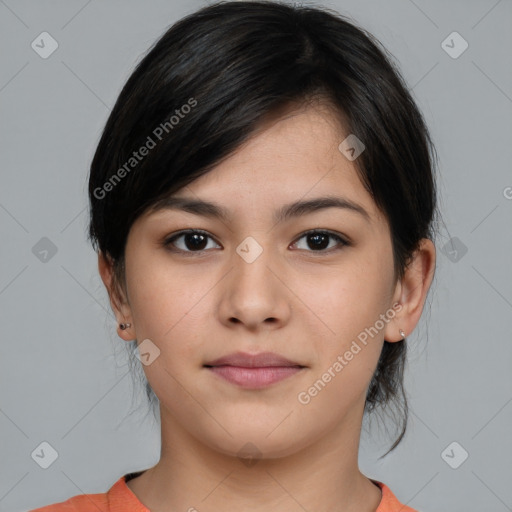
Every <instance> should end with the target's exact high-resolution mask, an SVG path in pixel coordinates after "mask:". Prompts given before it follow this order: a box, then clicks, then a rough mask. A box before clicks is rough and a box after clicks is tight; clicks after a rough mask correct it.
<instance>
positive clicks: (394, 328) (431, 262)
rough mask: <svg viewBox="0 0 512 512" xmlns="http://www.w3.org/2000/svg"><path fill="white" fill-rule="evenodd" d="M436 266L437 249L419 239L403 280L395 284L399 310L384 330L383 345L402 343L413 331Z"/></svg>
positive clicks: (431, 243)
mask: <svg viewBox="0 0 512 512" xmlns="http://www.w3.org/2000/svg"><path fill="white" fill-rule="evenodd" d="M435 262H436V249H435V246H434V244H433V242H432V241H431V240H429V239H427V238H424V239H422V240H421V241H420V243H419V246H418V249H417V250H416V251H415V252H414V254H413V257H412V260H411V261H410V263H409V265H408V266H407V268H406V270H405V272H404V275H403V277H402V279H401V280H400V282H399V283H397V290H396V292H397V293H396V297H397V302H399V303H400V305H401V308H400V311H399V312H397V314H396V316H395V319H394V321H393V322H390V323H389V324H388V325H387V327H386V332H385V337H384V339H385V340H386V341H389V342H395V341H401V340H402V339H404V338H405V337H406V335H408V334H410V333H411V332H412V331H413V330H414V329H415V327H416V325H417V323H418V322H419V319H420V317H421V313H422V311H423V307H424V305H425V300H426V298H427V293H428V290H429V289H430V285H431V283H432V279H433V277H434V271H435ZM402 333H403V334H402Z"/></svg>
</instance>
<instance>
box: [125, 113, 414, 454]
mask: <svg viewBox="0 0 512 512" xmlns="http://www.w3.org/2000/svg"><path fill="white" fill-rule="evenodd" d="M263 128H264V129H262V130H260V131H259V132H258V134H257V135H255V136H254V137H253V138H251V139H250V141H249V142H248V143H246V144H245V145H244V146H243V147H242V148H240V149H239V151H237V152H236V153H235V154H233V155H232V156H230V158H229V159H227V160H225V161H224V162H223V163H221V164H220V165H218V166H217V167H216V168H215V169H214V170H213V171H211V172H210V173H208V174H206V175H204V176H202V177H201V178H199V179H197V180H196V181H195V182H193V183H192V184H190V185H188V186H187V187H185V188H183V189H181V190H180V191H179V192H178V193H177V194H175V197H179V198H187V199H188V200H191V201H205V202H208V203H214V204H216V205H217V206H218V208H222V209H223V210H224V211H225V213H226V215H227V217H226V218H218V217H216V216H214V215H208V214H206V213H207V212H208V211H209V210H208V209H207V208H202V211H203V213H205V214H194V213H191V212H190V211H184V210H181V209H177V208H170V207H169V208H166V209H162V210H160V211H157V212H153V213H151V214H146V215H144V216H142V217H140V218H139V219H138V220H137V221H136V222H135V224H134V225H133V226H132V229H131V231H130V233H129V237H128V240H127V245H126V253H125V254H126V291H127V301H128V302H127V304H128V305H127V309H125V310H123V314H124V316H123V319H124V321H129V322H131V323H132V328H131V329H132V330H131V332H132V333H133V337H132V338H131V339H133V338H136V339H137V340H138V343H139V349H140V350H141V352H142V353H144V354H146V355H144V356H143V362H144V363H145V364H143V368H144V371H145V373H146V376H147V379H148V381H149V383H150V385H151V387H152V388H153V390H154V392H155V393H156V395H157V396H158V398H159V400H160V407H161V419H162V427H163V428H164V429H165V428H169V429H175V430H176V429H177V430H181V431H182V432H186V433H187V435H191V436H193V437H194V438H195V439H196V440H199V441H201V442H202V443H204V444H206V445H208V446H209V447H211V448H213V449H215V450H218V451H220V452H222V453H226V454H231V455H236V454H239V453H242V452H243V450H247V449H248V450H249V451H250V450H251V449H253V450H255V451H259V452H261V453H263V454H264V455H265V456H266V457H270V458H272V457H278V456H284V455H287V454H292V453H294V452H297V451H298V450H299V449H302V448H305V447H306V446H309V445H311V444H313V443H315V442H316V441H319V440H320V439H321V438H323V437H325V436H326V435H329V434H333V435H340V434H342V433H343V432H348V431H354V429H356V430H357V429H359V428H360V420H361V417H362V412H363V406H364V401H365V396H366V391H367V388H368V385H369V382H370V379H371V377H372V374H373V372H374V370H375V368H376V365H377V361H378V358H379V355H380V352H381V349H382V345H383V340H384V339H387V340H388V341H398V340H400V339H401V338H402V337H401V336H400V334H399V329H400V328H403V327H404V325H405V324H402V323H400V322H399V321H398V318H399V317H400V314H399V313H398V310H397V309H393V305H394V304H395V303H396V302H398V301H399V300H400V299H401V295H400V293H401V290H400V282H398V283H395V281H394V275H393V258H392V246H391V237H390V230H389V226H388V224H387V222H386V220H385V218H384V217H383V216H382V214H381V213H380V212H379V211H378V210H377V207H376V205H375V203H374V201H373V200H372V198H371V196H370V195H369V194H368V192H367V191H366V190H365V188H364V186H363V185H362V183H361V182H360V180H359V178H358V176H357V173H356V170H355V167H354V163H355V162H352V161H350V160H349V159H348V158H347V157H346V156H345V155H344V154H343V153H342V152H341V151H340V150H339V149H338V146H339V144H340V143H341V142H342V140H343V139H344V138H345V137H346V136H348V133H345V134H344V135H340V131H339V127H338V126H337V125H336V124H335V121H334V119H331V118H330V116H329V115H328V111H326V110H325V111H324V110H320V109H313V108H311V107H310V108H308V109H305V110H302V111H300V112H292V113H291V114H288V115H287V117H283V118H278V119H277V120H276V119H274V120H273V122H271V123H268V124H266V125H264V127H263ZM323 197H329V198H331V199H337V200H339V201H340V202H341V203H343V202H346V203H347V204H350V205H352V206H353V207H333V206H330V207H327V208H317V209H309V208H295V209H291V210H288V206H289V205H291V204H292V203H296V202H302V201H312V200H318V199H319V198H323ZM287 211H288V212H290V214H289V215H282V213H283V212H287ZM364 212H366V213H364ZM182 230H201V231H202V232H205V233H204V234H203V235H201V234H197V233H196V236H195V237H194V234H192V235H186V236H178V237H177V238H176V239H175V240H174V242H169V243H168V244H167V245H166V243H165V242H166V240H169V239H170V238H171V236H173V235H177V234H178V232H180V231H182ZM310 230H317V231H320V232H321V233H320V234H317V235H316V237H315V235H305V233H306V232H308V231H310ZM325 232H329V233H331V235H329V234H328V233H325ZM337 236H339V237H340V240H338V239H337V238H336V237H337ZM148 340H149V341H148ZM141 343H143V345H142V346H140V344H141ZM237 352H242V353H246V354H259V353H262V352H272V353H274V354H276V355H279V356H281V357H284V358H286V359H288V360H289V361H291V362H292V363H294V364H295V365H297V366H300V368H296V367H295V368H290V367H287V368H284V369H283V368H281V369H276V368H274V369H273V370H272V369H270V370H269V369H268V368H267V369H266V370H261V369H252V370H243V369H240V368H233V367H231V368H228V369H226V367H224V369H220V367H217V368H216V369H212V368H210V367H207V366H205V365H207V364H208V363H211V362H212V361H214V360H215V359H218V358H221V357H224V356H228V355H230V354H233V353H237ZM235 366H236V364H235ZM222 375H225V376H226V377H230V378H231V379H232V380H228V378H225V377H223V376H222ZM276 375H280V376H281V377H284V378H281V380H277V381H272V378H275V377H276ZM233 379H234V380H233ZM237 379H238V380H237ZM265 379H270V380H265ZM247 443H251V445H250V446H253V448H248V446H246V444H247ZM244 446H245V448H244ZM254 446H255V447H256V448H254ZM240 450H242V452H240Z"/></svg>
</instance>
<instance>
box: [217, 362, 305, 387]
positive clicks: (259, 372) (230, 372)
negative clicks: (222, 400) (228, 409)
mask: <svg viewBox="0 0 512 512" xmlns="http://www.w3.org/2000/svg"><path fill="white" fill-rule="evenodd" d="M207 368H208V370H211V371H212V372H213V373H215V374H216V375H219V377H222V378H223V379H226V380H227V381H229V382H231V383H233V384H237V385H239V386H241V387H243V388H246V389H259V388H264V387H266V386H270V385H271V384H274V383H275V382H279V381H281V380H284V379H286V378H287V377H291V376H292V375H295V374H296V373H298V372H299V371H300V370H302V367H299V366H266V367H261V368H245V367H241V366H212V367H207Z"/></svg>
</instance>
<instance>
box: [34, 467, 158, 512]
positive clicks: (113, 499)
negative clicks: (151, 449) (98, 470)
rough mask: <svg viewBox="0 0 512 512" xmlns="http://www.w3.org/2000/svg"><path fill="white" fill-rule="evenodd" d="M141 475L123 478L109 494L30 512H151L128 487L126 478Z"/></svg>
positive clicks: (73, 499)
mask: <svg viewBox="0 0 512 512" xmlns="http://www.w3.org/2000/svg"><path fill="white" fill-rule="evenodd" d="M138 474H140V472H139V473H128V474H126V475H123V476H121V477H120V478H119V479H118V480H117V481H116V482H115V483H114V484H113V485H112V486H111V487H110V489H109V490H108V491H107V492H104V493H98V494H78V495H76V496H73V497H71V498H69V499H67V500H66V501H61V502H59V503H53V504H52V505H46V506H44V507H40V508H36V509H33V510H30V511H29V512H98V511H100V512H119V511H123V512H150V511H149V510H148V509H147V508H146V507H145V506H144V505H143V504H142V503H141V502H140V501H139V500H138V499H137V497H136V496H135V494H133V492H132V491H131V490H130V489H129V487H128V486H127V485H126V478H127V477H128V478H131V477H133V476H136V475H138Z"/></svg>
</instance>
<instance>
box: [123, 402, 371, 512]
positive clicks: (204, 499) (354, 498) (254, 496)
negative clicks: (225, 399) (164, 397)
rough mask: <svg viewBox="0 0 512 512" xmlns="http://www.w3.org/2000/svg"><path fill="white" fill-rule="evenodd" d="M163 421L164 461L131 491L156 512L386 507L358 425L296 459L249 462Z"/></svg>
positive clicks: (352, 511) (164, 417)
mask: <svg viewBox="0 0 512 512" xmlns="http://www.w3.org/2000/svg"><path fill="white" fill-rule="evenodd" d="M361 415H362V413H361ZM160 417H161V428H162V450H161V457H160V461H159V462H158V464H156V465H155V466H154V467H152V468H150V469H148V470H146V471H145V472H144V473H143V474H142V475H141V476H139V477H137V478H134V479H133V480H130V481H129V482H128V484H127V485H128V486H129V487H130V489H131V490H132V491H133V492H134V493H135V495H136V496H137V497H138V499H139V500H140V501H141V502H142V503H143V504H144V505H145V506H146V507H148V508H149V509H150V510H151V511H152V512H171V511H175V510H190V511H191V512H194V509H196V510H201V511H202V512H203V511H204V512H218V511H221V510H225V506H226V503H229V505H230V508H234V509H238V510H247V511H251V512H260V511H261V512H263V511H265V512H268V511H269V510H279V511H282V512H292V511H297V510H300V509H301V508H302V509H303V510H316V511H319V512H327V511H330V512H332V511H337V512H375V510H376V509H377V507H378V505H379V503H380V500H381V491H380V489H379V488H378V487H377V486H376V485H375V484H373V483H372V482H371V481H370V480H369V479H368V478H366V477H365V476H364V475H363V474H362V473H361V472H360V471H359V467H358V446H359V438H360V425H361V422H360V421H347V422H345V424H344V425H343V426H341V427H340V429H339V431H334V432H332V433H329V435H327V436H325V437H323V438H322V439H320V440H319V441H317V442H314V443H312V444H309V445H307V446H305V447H304V448H302V449H299V450H298V451H295V452H294V453H293V454H291V455H288V456H285V457H279V458H264V457H263V458H259V459H258V458H255V459H253V460H252V461H250V460H249V459H244V460H242V459H240V458H239V457H233V456H230V455H225V454H223V453H220V452H218V451H216V450H212V449H211V448H210V447H208V446H206V445H205V444H203V443H200V442H199V441H198V440H197V439H196V438H194V437H193V436H191V435H190V433H189V432H187V431H184V430H183V429H182V428H181V426H180V424H179V423H177V422H176V421H175V419H174V418H173V417H172V415H171V414H169V413H168V412H167V411H166V410H165V409H164V408H161V412H160Z"/></svg>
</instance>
